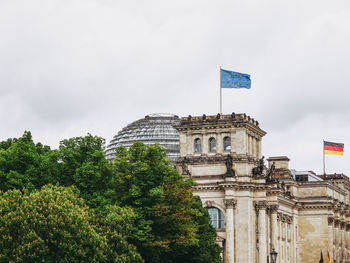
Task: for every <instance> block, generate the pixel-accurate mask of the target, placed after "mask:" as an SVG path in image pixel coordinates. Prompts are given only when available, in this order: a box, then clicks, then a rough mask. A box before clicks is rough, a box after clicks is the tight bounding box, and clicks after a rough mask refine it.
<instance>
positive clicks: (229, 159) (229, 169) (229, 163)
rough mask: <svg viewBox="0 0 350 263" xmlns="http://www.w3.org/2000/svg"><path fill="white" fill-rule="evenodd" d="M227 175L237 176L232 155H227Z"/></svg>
mask: <svg viewBox="0 0 350 263" xmlns="http://www.w3.org/2000/svg"><path fill="white" fill-rule="evenodd" d="M225 164H226V170H227V171H226V175H225V176H226V177H232V176H235V171H234V170H233V169H232V164H233V162H232V156H231V155H227V159H226V162H225Z"/></svg>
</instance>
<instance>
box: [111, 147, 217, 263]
mask: <svg viewBox="0 0 350 263" xmlns="http://www.w3.org/2000/svg"><path fill="white" fill-rule="evenodd" d="M114 165H115V169H116V175H115V180H114V182H113V183H114V184H113V185H114V189H115V192H114V196H113V200H114V201H115V202H116V203H117V204H119V205H121V206H131V207H132V208H133V209H134V211H135V213H136V214H137V222H138V226H139V229H142V230H143V232H142V234H141V235H139V236H137V235H134V236H132V237H131V241H132V242H133V243H134V244H135V245H136V246H137V247H138V250H139V251H140V253H141V255H142V257H143V258H144V260H145V262H152V263H158V262H164V263H173V262H181V261H183V260H184V259H186V262H203V263H204V262H208V263H209V262H210V263H213V262H221V259H220V251H221V250H220V248H219V246H218V245H217V244H216V243H215V237H216V233H215V230H214V229H213V227H212V226H211V224H210V220H209V216H208V212H207V211H205V210H204V208H203V207H202V204H201V202H200V200H199V198H196V197H194V196H193V195H192V192H191V186H192V185H193V183H192V181H184V180H183V178H182V177H181V176H180V174H179V173H178V172H177V170H176V169H175V168H174V167H173V166H172V165H171V164H170V162H169V161H168V160H166V158H165V151H164V150H163V149H162V148H161V147H159V146H158V145H150V146H146V145H144V144H143V143H141V142H135V143H134V144H133V146H132V147H130V148H129V150H127V149H125V148H124V147H120V148H118V149H117V155H116V159H115V161H114Z"/></svg>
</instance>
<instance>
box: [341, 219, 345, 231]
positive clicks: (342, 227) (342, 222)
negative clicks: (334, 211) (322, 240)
mask: <svg viewBox="0 0 350 263" xmlns="http://www.w3.org/2000/svg"><path fill="white" fill-rule="evenodd" d="M344 228H345V222H344V221H341V222H340V229H344Z"/></svg>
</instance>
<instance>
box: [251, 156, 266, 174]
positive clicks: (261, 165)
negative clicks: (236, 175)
mask: <svg viewBox="0 0 350 263" xmlns="http://www.w3.org/2000/svg"><path fill="white" fill-rule="evenodd" d="M264 158H265V157H264V156H263V157H262V158H261V159H259V162H258V166H256V167H254V168H253V170H252V174H253V176H258V175H262V174H263V171H264V167H265V160H264Z"/></svg>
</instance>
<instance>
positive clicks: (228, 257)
mask: <svg viewBox="0 0 350 263" xmlns="http://www.w3.org/2000/svg"><path fill="white" fill-rule="evenodd" d="M236 203H237V201H236V200H235V199H225V206H226V220H225V221H226V225H225V230H226V243H225V262H227V263H231V262H232V263H233V262H234V260H235V254H234V253H235V248H234V244H235V240H234V227H233V226H234V222H233V210H234V209H235V207H236Z"/></svg>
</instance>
